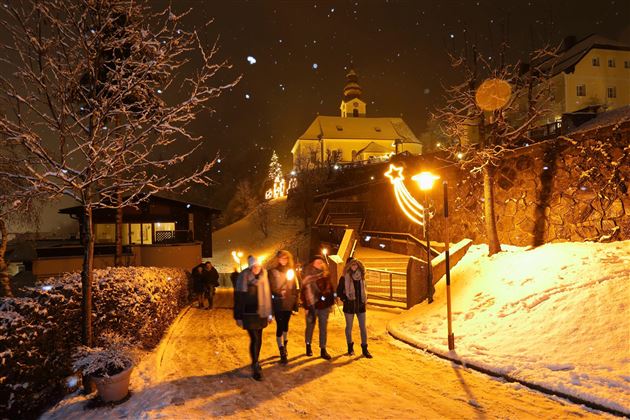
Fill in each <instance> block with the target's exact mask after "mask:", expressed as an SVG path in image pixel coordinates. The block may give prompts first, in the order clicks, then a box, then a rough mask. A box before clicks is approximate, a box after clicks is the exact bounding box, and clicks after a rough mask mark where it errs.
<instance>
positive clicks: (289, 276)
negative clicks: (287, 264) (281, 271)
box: [287, 269, 295, 281]
mask: <svg viewBox="0 0 630 420" xmlns="http://www.w3.org/2000/svg"><path fill="white" fill-rule="evenodd" d="M294 278H295V271H294V270H293V269H289V270H288V271H287V280H289V281H292V280H293V279H294Z"/></svg>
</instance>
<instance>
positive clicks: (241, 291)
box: [234, 250, 372, 380]
mask: <svg viewBox="0 0 630 420" xmlns="http://www.w3.org/2000/svg"><path fill="white" fill-rule="evenodd" d="M247 263H248V267H247V268H246V269H244V270H243V271H241V272H240V274H238V277H237V278H236V281H235V284H234V319H235V320H236V323H237V325H238V326H239V327H241V328H243V329H245V330H246V331H247V333H248V334H249V337H250V344H249V353H250V357H251V361H252V373H253V378H254V379H256V380H262V369H261V367H260V363H259V356H260V349H261V347H262V331H263V329H264V328H265V327H267V326H268V325H269V324H270V323H272V322H273V319H274V318H275V320H276V342H277V345H278V351H279V353H280V362H281V363H283V364H287V363H288V361H289V359H288V343H289V339H288V333H289V322H290V320H291V315H292V313H294V312H295V313H297V312H298V305H299V302H300V301H301V303H302V306H303V308H304V309H305V312H306V331H305V334H304V341H305V347H306V355H307V356H312V355H313V349H312V345H311V344H312V338H313V333H314V330H315V326H316V324H317V323H318V322H319V349H320V356H321V358H323V359H325V360H330V359H331V358H332V357H331V356H330V354H329V353H328V351H327V350H326V343H327V338H328V337H327V332H328V329H327V327H328V316H329V314H330V312H331V309H332V307H333V306H334V305H335V304H336V299H337V298H339V299H341V301H342V302H343V312H344V316H345V321H346V329H345V335H346V342H347V344H348V352H347V354H348V355H350V356H352V355H354V354H355V353H354V342H353V340H352V325H353V321H354V317H355V316H356V317H357V319H358V320H359V328H360V330H361V349H362V354H363V356H364V357H366V358H372V355H371V354H370V352H369V351H368V344H367V327H366V303H367V293H366V288H365V268H364V267H363V264H361V262H360V261H358V260H356V259H353V258H349V259H348V261H347V262H346V265H345V268H344V270H343V273H342V275H341V278H340V279H339V282H338V286H337V289H336V290H335V288H334V286H333V283H332V281H331V278H330V271H329V269H328V264H327V261H326V259H325V257H322V256H319V255H316V256H314V257H313V258H311V260H310V261H309V263H308V264H307V265H306V266H305V267H304V268H303V270H301V273H300V272H299V270H296V267H295V263H294V260H293V256H292V255H291V253H290V252H288V251H285V250H281V251H278V252H277V253H276V254H275V255H274V257H273V258H272V259H271V260H270V261H269V262H268V263H267V264H266V268H265V267H263V266H262V264H261V262H260V261H258V260H257V259H256V258H255V257H253V256H249V257H248V259H247Z"/></svg>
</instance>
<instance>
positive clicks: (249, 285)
mask: <svg viewBox="0 0 630 420" xmlns="http://www.w3.org/2000/svg"><path fill="white" fill-rule="evenodd" d="M247 262H248V264H249V267H248V268H246V269H245V270H243V271H241V273H240V275H239V276H238V279H237V280H236V288H235V289H234V319H235V320H236V324H237V325H238V326H239V327H241V328H243V329H245V330H247V333H248V334H249V355H250V357H251V359H252V372H253V374H252V376H253V378H254V379H255V380H257V381H261V380H262V369H261V367H260V364H259V363H258V358H259V356H260V348H261V347H262V331H263V329H264V328H265V327H266V326H267V325H269V323H270V322H271V291H270V289H269V280H268V278H267V270H265V269H264V268H262V266H261V265H260V263H259V262H258V260H256V258H254V257H253V256H251V255H250V256H249V257H248V258H247Z"/></svg>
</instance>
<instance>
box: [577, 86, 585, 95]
mask: <svg viewBox="0 0 630 420" xmlns="http://www.w3.org/2000/svg"><path fill="white" fill-rule="evenodd" d="M576 95H577V96H586V85H577V86H576Z"/></svg>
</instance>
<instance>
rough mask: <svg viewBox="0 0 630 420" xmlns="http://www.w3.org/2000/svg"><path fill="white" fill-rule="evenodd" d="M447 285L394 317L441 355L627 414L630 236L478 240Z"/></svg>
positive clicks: (400, 328) (398, 328)
mask: <svg viewBox="0 0 630 420" xmlns="http://www.w3.org/2000/svg"><path fill="white" fill-rule="evenodd" d="M506 248H507V247H506ZM451 279H452V281H451V293H452V307H453V332H454V334H455V350H454V351H451V352H449V350H448V347H447V339H446V338H447V323H446V291H445V288H446V285H445V280H444V278H442V279H441V280H440V282H439V283H438V284H437V285H436V293H435V301H434V303H432V304H427V303H426V302H424V303H421V304H419V305H416V306H415V307H413V308H412V309H411V310H409V311H407V312H405V313H404V314H403V315H401V316H400V317H399V318H397V319H395V320H393V321H392V322H390V324H389V327H388V328H389V330H390V332H392V334H394V335H396V336H400V337H401V338H404V339H405V340H406V341H409V342H413V343H416V344H417V345H419V346H420V347H423V348H427V349H429V350H431V351H433V352H436V353H438V354H443V355H447V356H448V357H451V358H455V359H459V360H462V361H463V362H464V363H466V362H468V363H471V364H473V363H474V364H475V365H477V366H480V367H482V368H485V369H489V370H491V371H493V372H496V373H499V374H504V375H508V376H510V377H513V378H516V379H518V380H522V381H526V382H529V383H533V384H536V385H539V386H542V387H545V388H547V389H551V390H555V391H558V392H562V393H565V394H568V395H572V396H576V397H578V398H580V399H582V400H586V401H591V402H594V403H595V404H599V405H602V406H604V407H608V408H611V409H613V410H617V411H621V412H623V413H625V414H627V415H630V311H629V308H630V241H624V242H614V243H609V244H599V243H555V244H547V245H544V246H541V247H539V248H536V249H532V250H527V249H525V248H515V247H509V248H508V249H507V251H506V252H502V253H500V254H497V255H494V256H492V257H487V247H485V246H475V247H473V248H471V250H470V251H469V252H468V254H467V255H466V256H465V257H464V259H463V260H462V261H461V262H460V263H459V264H457V266H456V267H454V269H453V270H452V276H451Z"/></svg>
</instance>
